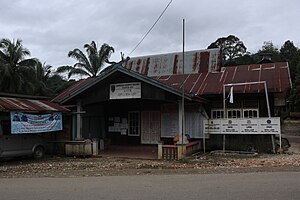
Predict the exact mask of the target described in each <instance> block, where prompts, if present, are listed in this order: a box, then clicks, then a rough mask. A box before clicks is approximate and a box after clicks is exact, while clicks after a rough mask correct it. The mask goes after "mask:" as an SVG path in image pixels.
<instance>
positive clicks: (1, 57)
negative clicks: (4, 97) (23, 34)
mask: <svg viewBox="0 0 300 200" xmlns="http://www.w3.org/2000/svg"><path fill="white" fill-rule="evenodd" d="M27 56H30V51H29V50H28V49H26V48H24V47H23V45H22V40H20V39H17V40H16V41H15V40H13V41H11V40H9V39H1V40H0V91H2V92H13V93H25V94H32V93H33V92H34V84H33V83H32V81H31V80H34V78H35V77H34V66H35V64H36V60H35V59H32V58H30V59H25V58H26V57H27Z"/></svg>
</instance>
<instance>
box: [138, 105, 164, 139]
mask: <svg viewBox="0 0 300 200" xmlns="http://www.w3.org/2000/svg"><path fill="white" fill-rule="evenodd" d="M159 140H160V112H159V111H143V112H142V113H141V143H142V144H157V143H158V141H159Z"/></svg>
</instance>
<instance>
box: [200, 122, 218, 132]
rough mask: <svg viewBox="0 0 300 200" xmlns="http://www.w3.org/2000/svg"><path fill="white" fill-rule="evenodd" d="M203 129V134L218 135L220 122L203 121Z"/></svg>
mask: <svg viewBox="0 0 300 200" xmlns="http://www.w3.org/2000/svg"><path fill="white" fill-rule="evenodd" d="M203 127H204V132H205V133H210V134H214V133H215V134H218V133H220V132H221V120H220V119H215V120H211V119H209V120H203Z"/></svg>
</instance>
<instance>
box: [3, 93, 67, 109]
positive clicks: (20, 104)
mask: <svg viewBox="0 0 300 200" xmlns="http://www.w3.org/2000/svg"><path fill="white" fill-rule="evenodd" d="M0 111H4V112H9V111H25V112H68V111H69V110H68V109H67V108H65V107H64V106H61V105H59V104H57V103H54V102H51V101H46V100H35V99H28V98H26V99H25V98H24V99H23V98H11V97H0Z"/></svg>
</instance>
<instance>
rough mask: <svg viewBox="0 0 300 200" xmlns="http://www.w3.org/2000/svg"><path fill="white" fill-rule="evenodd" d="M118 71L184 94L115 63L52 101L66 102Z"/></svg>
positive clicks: (187, 94)
mask: <svg viewBox="0 0 300 200" xmlns="http://www.w3.org/2000/svg"><path fill="white" fill-rule="evenodd" d="M116 72H121V73H122V74H125V75H127V76H130V77H133V78H136V79H137V80H139V81H142V82H145V83H148V84H150V85H152V86H154V87H157V88H160V89H162V90H165V91H167V92H170V93H172V94H175V95H177V96H182V91H181V90H180V89H177V88H174V87H172V86H169V85H167V84H165V83H163V82H161V81H158V80H155V79H153V78H150V77H148V76H146V75H143V74H140V73H138V72H134V71H131V70H129V69H126V68H124V67H123V66H122V65H114V66H112V67H110V69H107V70H105V72H103V73H101V74H100V76H99V77H97V78H93V79H90V80H88V81H87V79H85V81H79V82H78V83H77V84H75V85H73V86H71V87H70V88H69V89H67V90H66V91H64V92H62V93H61V94H59V95H58V96H57V97H55V98H54V99H53V100H52V101H55V102H60V103H65V102H66V101H68V100H70V99H72V98H74V97H75V96H77V95H78V94H80V93H82V92H83V91H85V90H87V89H89V88H90V87H92V86H94V85H96V84H97V83H99V82H101V81H102V80H104V79H106V78H107V77H109V76H111V75H112V74H114V73H116ZM185 98H186V99H188V100H192V99H193V100H195V101H198V102H206V100H205V99H204V98H201V97H197V96H195V95H194V94H189V93H185Z"/></svg>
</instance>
